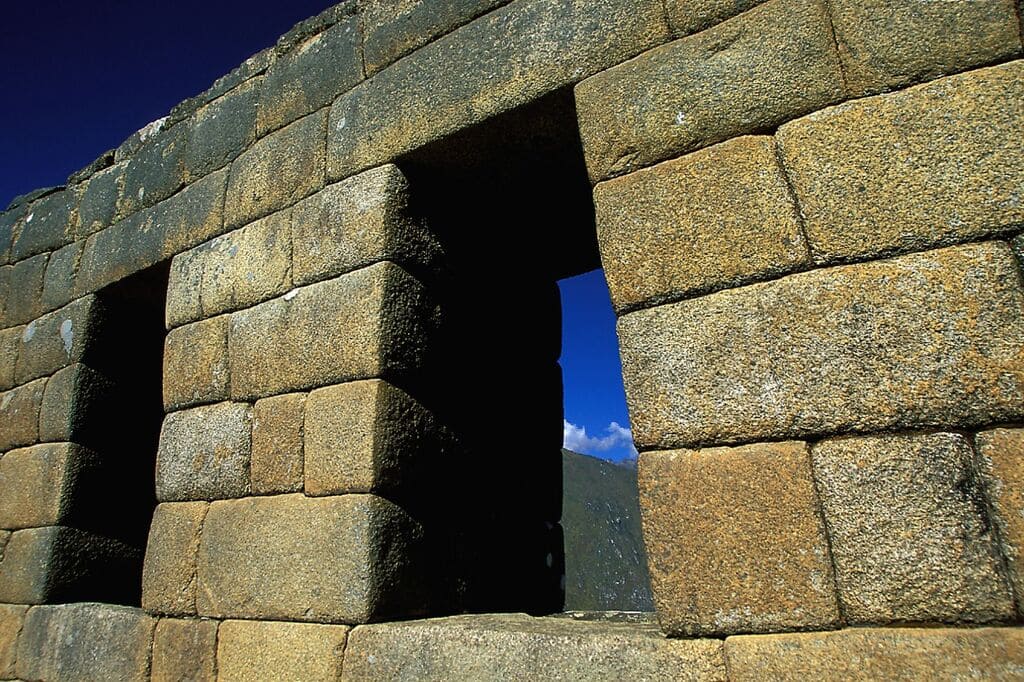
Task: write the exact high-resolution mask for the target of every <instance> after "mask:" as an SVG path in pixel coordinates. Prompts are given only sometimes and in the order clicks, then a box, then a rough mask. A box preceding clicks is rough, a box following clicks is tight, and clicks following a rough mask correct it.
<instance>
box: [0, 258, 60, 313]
mask: <svg viewBox="0 0 1024 682" xmlns="http://www.w3.org/2000/svg"><path fill="white" fill-rule="evenodd" d="M49 259H50V256H49V254H45V253H41V254H39V255H38V256H33V257H32V258H26V259H25V260H23V261H20V262H18V263H15V264H14V265H12V266H10V267H9V268H2V269H3V270H4V271H5V272H6V275H5V276H4V277H2V278H0V287H2V290H0V291H2V294H3V295H2V298H3V304H4V305H3V314H4V318H3V326H5V327H13V326H14V325H16V324H24V323H26V322H31V321H32V320H34V319H36V318H37V317H39V316H40V315H41V314H42V313H43V280H44V278H45V276H46V263H47V262H48V261H49Z"/></svg>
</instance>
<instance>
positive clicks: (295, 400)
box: [251, 393, 306, 495]
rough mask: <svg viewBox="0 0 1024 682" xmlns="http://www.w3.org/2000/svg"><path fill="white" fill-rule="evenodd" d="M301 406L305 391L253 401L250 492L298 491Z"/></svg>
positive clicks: (301, 431)
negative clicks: (254, 403) (254, 402)
mask: <svg viewBox="0 0 1024 682" xmlns="http://www.w3.org/2000/svg"><path fill="white" fill-rule="evenodd" d="M305 408H306V394H305V393H289V394H286V395H279V396H274V397H272V398H264V399H263V400H258V401H256V405H255V406H254V407H253V418H252V468H251V473H252V491H253V493H255V494H257V495H265V494H268V493H297V492H301V491H302V488H303V483H302V481H303V468H304V464H303V459H304V455H303V439H304V420H305V414H306V409H305Z"/></svg>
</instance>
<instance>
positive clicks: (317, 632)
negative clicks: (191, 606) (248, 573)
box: [217, 620, 350, 682]
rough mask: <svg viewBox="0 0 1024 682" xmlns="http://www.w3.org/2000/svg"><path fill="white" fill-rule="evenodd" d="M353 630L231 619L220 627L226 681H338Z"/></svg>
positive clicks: (219, 649)
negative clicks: (348, 640) (346, 642)
mask: <svg viewBox="0 0 1024 682" xmlns="http://www.w3.org/2000/svg"><path fill="white" fill-rule="evenodd" d="M349 630H350V628H348V627H347V626H344V625H318V624H313V623H274V622H258V621H245V620H228V621H224V622H223V623H222V624H221V626H220V636H219V637H218V641H217V663H218V671H217V673H218V676H217V679H218V680H219V681H220V682H262V680H337V679H338V677H339V675H340V674H341V662H342V657H343V654H344V651H345V641H346V639H347V637H348V632H349Z"/></svg>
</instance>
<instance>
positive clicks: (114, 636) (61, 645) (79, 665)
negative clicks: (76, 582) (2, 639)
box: [17, 604, 156, 682]
mask: <svg viewBox="0 0 1024 682" xmlns="http://www.w3.org/2000/svg"><path fill="white" fill-rule="evenodd" d="M155 625H156V620H155V619H153V618H150V617H149V616H147V615H146V614H144V613H143V612H142V611H140V610H139V609H133V608H128V607H126V606H110V605H107V604H66V605H62V606H37V607H35V608H33V609H30V610H29V612H28V615H27V616H26V617H25V627H24V629H23V630H22V633H21V638H20V641H19V644H18V665H17V672H18V677H22V678H24V679H26V680H46V681H47V682H81V680H118V681H124V682H129V681H133V682H134V681H138V682H146V681H147V680H149V661H150V648H151V647H152V642H153V628H154V627H155Z"/></svg>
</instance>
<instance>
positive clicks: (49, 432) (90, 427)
mask: <svg viewBox="0 0 1024 682" xmlns="http://www.w3.org/2000/svg"><path fill="white" fill-rule="evenodd" d="M124 407H125V397H124V396H123V394H122V393H119V391H118V389H117V387H116V386H115V384H114V383H113V382H112V381H110V379H108V378H107V377H105V376H104V375H102V374H100V373H99V372H97V371H95V370H93V369H91V368H90V367H88V366H87V365H83V364H74V365H71V366H70V367H65V368H64V369H62V370H60V371H59V372H57V373H56V374H54V375H53V376H52V377H50V379H49V381H47V382H46V389H45V390H44V391H43V402H42V406H41V407H40V410H39V440H41V441H44V442H47V441H51V442H56V441H73V442H75V443H79V444H83V445H88V446H90V447H92V448H95V449H97V450H101V451H102V450H103V449H104V446H107V445H111V444H114V443H117V441H118V436H117V435H115V434H116V432H117V431H118V429H119V428H120V427H121V425H122V419H123V416H124V412H123V409H124Z"/></svg>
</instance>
